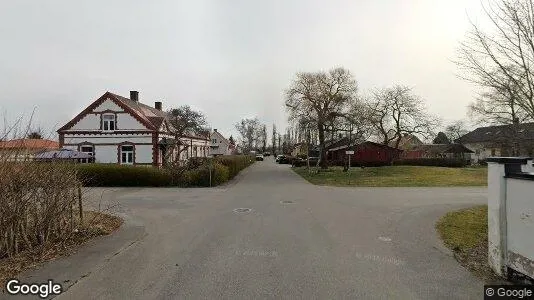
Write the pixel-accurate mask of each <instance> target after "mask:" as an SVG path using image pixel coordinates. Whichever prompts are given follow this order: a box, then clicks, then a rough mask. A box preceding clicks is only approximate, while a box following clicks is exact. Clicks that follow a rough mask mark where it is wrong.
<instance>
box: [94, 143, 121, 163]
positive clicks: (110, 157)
mask: <svg viewBox="0 0 534 300" xmlns="http://www.w3.org/2000/svg"><path fill="white" fill-rule="evenodd" d="M95 162H96V163H104V164H107V163H115V164H116V163H117V162H118V156H117V146H116V145H110V146H103V145H97V146H95Z"/></svg>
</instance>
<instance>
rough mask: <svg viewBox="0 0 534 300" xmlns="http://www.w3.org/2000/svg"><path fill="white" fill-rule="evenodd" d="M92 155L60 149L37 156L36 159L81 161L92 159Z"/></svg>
mask: <svg viewBox="0 0 534 300" xmlns="http://www.w3.org/2000/svg"><path fill="white" fill-rule="evenodd" d="M91 157H92V155H91V154H88V153H84V152H79V151H75V150H71V149H60V150H53V151H46V152H43V153H39V154H37V155H35V158H36V159H81V158H91Z"/></svg>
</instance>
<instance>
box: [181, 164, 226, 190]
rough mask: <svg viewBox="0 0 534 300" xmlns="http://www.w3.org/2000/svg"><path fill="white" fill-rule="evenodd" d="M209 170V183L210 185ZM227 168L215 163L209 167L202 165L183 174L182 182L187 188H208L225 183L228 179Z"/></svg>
mask: <svg viewBox="0 0 534 300" xmlns="http://www.w3.org/2000/svg"><path fill="white" fill-rule="evenodd" d="M210 169H211V183H210ZM229 173H230V172H229V170H228V167H226V166H224V165H222V164H220V163H217V162H215V163H214V164H212V165H211V166H210V165H209V164H204V165H202V166H200V167H198V168H196V169H192V170H188V171H185V172H184V173H183V181H184V183H186V185H187V186H197V187H208V186H217V185H219V184H221V183H225V182H227V181H228V179H229Z"/></svg>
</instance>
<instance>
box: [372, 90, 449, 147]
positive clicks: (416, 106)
mask: <svg viewBox="0 0 534 300" xmlns="http://www.w3.org/2000/svg"><path fill="white" fill-rule="evenodd" d="M373 96H374V97H373V99H372V100H371V101H369V103H368V104H367V107H368V109H367V118H368V121H369V122H370V123H371V124H372V126H373V128H374V131H375V132H376V134H377V135H378V136H379V137H380V138H381V139H382V143H383V144H384V145H388V144H390V143H393V145H394V147H396V148H397V147H399V143H400V141H401V138H402V136H403V135H411V134H416V135H421V136H423V137H426V138H428V137H430V136H432V135H433V134H434V129H435V128H436V127H437V126H438V125H439V123H440V121H439V118H437V117H435V116H432V115H430V114H429V113H428V112H427V110H426V107H425V105H424V103H423V101H422V99H420V98H419V97H418V96H416V95H414V94H413V93H412V90H411V88H409V87H406V86H401V85H397V86H394V87H392V88H385V89H381V90H377V91H375V92H374V95H373Z"/></svg>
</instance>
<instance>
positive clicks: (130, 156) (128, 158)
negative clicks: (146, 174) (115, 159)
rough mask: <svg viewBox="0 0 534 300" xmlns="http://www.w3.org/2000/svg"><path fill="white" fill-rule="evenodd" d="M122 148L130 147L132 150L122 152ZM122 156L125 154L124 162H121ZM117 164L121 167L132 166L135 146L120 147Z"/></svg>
mask: <svg viewBox="0 0 534 300" xmlns="http://www.w3.org/2000/svg"><path fill="white" fill-rule="evenodd" d="M124 147H132V150H127V151H125V150H123V148H124ZM123 154H126V161H124V160H123V158H124V157H123ZM119 159H120V161H119V163H120V164H121V165H133V164H134V163H135V146H134V145H131V144H125V145H121V146H120V154H119Z"/></svg>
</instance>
